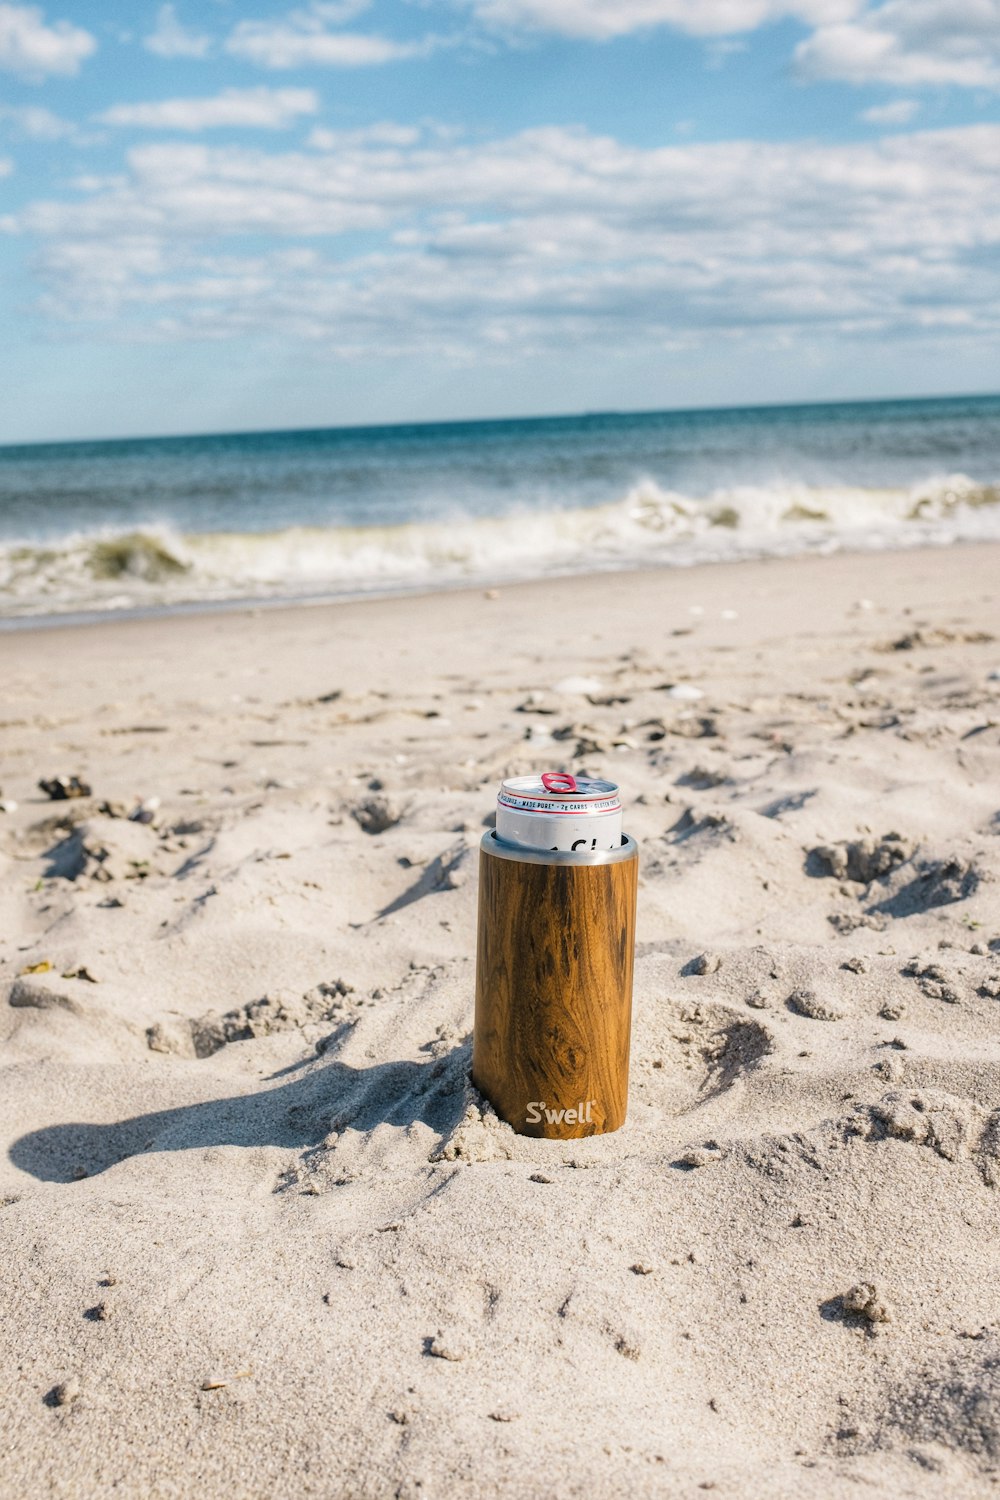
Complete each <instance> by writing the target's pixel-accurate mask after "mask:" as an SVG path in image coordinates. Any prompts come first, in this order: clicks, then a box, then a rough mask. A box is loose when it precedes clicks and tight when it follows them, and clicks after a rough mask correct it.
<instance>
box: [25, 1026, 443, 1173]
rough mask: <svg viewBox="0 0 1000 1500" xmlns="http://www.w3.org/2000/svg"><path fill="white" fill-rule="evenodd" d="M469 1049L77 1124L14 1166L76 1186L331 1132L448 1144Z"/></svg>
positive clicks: (52, 1131)
mask: <svg viewBox="0 0 1000 1500" xmlns="http://www.w3.org/2000/svg"><path fill="white" fill-rule="evenodd" d="M470 1054H471V1046H470V1043H469V1042H464V1043H462V1044H461V1045H460V1046H457V1047H453V1048H452V1049H451V1051H449V1052H447V1053H445V1054H444V1055H442V1056H439V1057H435V1058H431V1059H430V1060H428V1061H427V1062H388V1063H375V1064H373V1065H372V1066H371V1067H369V1068H353V1067H350V1066H348V1065H347V1064H346V1063H342V1062H330V1063H327V1064H326V1065H325V1066H324V1067H318V1068H315V1069H313V1070H312V1071H311V1072H309V1073H307V1074H306V1075H305V1076H303V1077H300V1078H297V1079H294V1080H293V1081H291V1082H289V1083H284V1084H281V1085H279V1086H278V1087H277V1088H270V1089H261V1090H258V1091H257V1092H255V1093H249V1094H236V1095H234V1096H232V1097H231V1098H228V1099H209V1100H205V1101H203V1102H201V1103H197V1104H184V1105H180V1106H178V1107H177V1108H175V1109H160V1110H153V1111H152V1112H151V1113H149V1114H144V1115H134V1116H133V1117H132V1118H131V1119H127V1120H117V1121H114V1122H113V1123H111V1124H106V1125H93V1124H86V1123H83V1122H79V1121H70V1122H67V1123H66V1124H64V1125H46V1126H44V1127H43V1128H42V1129H40V1130H32V1131H29V1132H28V1134H27V1135H22V1136H21V1137H19V1139H18V1140H16V1141H15V1142H14V1143H13V1145H12V1146H11V1148H10V1159H11V1161H12V1162H13V1163H14V1165H15V1166H16V1167H20V1169H21V1171H22V1172H30V1173H31V1175H32V1176H33V1177H37V1178H40V1179H41V1180H42V1181H44V1182H74V1181H78V1180H79V1179H80V1178H81V1177H92V1176H94V1175H96V1174H97V1173H99V1172H104V1171H106V1170H107V1168H108V1167H112V1166H114V1165H115V1164H116V1163H117V1162H120V1161H124V1160H125V1159H126V1158H127V1157H130V1156H139V1155H142V1154H144V1153H148V1152H157V1151H191V1150H197V1149H199V1148H204V1147H206V1146H246V1147H253V1146H279V1147H282V1148H284V1149H286V1150H299V1149H303V1148H305V1147H308V1146H315V1145H318V1144H319V1142H320V1141H322V1140H323V1139H324V1138H325V1137H326V1136H327V1135H329V1134H330V1132H331V1131H339V1130H344V1129H347V1128H348V1127H350V1128H351V1129H353V1130H358V1131H369V1130H374V1129H375V1127H376V1126H378V1125H393V1126H396V1127H398V1128H400V1129H405V1128H406V1127H407V1126H408V1125H412V1124H415V1123H416V1122H417V1121H422V1122H423V1124H425V1125H427V1126H429V1127H430V1129H431V1130H433V1131H435V1133H436V1134H437V1135H439V1136H440V1137H441V1138H442V1139H443V1138H444V1137H446V1136H447V1135H448V1134H449V1133H450V1132H451V1131H452V1130H453V1129H454V1127H455V1126H456V1125H457V1124H458V1122H459V1120H460V1119H461V1117H462V1114H463V1112H464V1110H465V1107H466V1104H467V1102H468V1100H467V1092H466V1085H467V1080H468V1072H469V1061H470Z"/></svg>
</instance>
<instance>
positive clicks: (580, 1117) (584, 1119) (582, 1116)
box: [525, 1099, 597, 1125]
mask: <svg viewBox="0 0 1000 1500" xmlns="http://www.w3.org/2000/svg"><path fill="white" fill-rule="evenodd" d="M596 1103H597V1100H596V1099H587V1100H581V1101H580V1103H579V1104H578V1105H577V1106H576V1108H575V1109H549V1108H548V1107H547V1105H546V1103H545V1100H544V1099H540V1100H539V1101H538V1102H537V1103H535V1102H534V1101H533V1102H532V1103H531V1104H529V1105H528V1110H527V1113H526V1115H525V1123H526V1124H527V1125H540V1124H541V1123H542V1120H543V1119H544V1120H545V1123H546V1124H547V1125H593V1123H594V1120H593V1116H592V1115H591V1113H590V1111H591V1109H592V1107H593V1106H594V1105H595V1104H596Z"/></svg>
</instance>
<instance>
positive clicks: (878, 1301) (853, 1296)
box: [840, 1281, 892, 1323]
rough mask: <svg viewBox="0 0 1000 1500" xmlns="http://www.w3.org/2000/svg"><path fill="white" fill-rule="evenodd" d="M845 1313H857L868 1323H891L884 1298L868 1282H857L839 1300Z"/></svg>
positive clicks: (890, 1313) (888, 1309)
mask: <svg viewBox="0 0 1000 1500" xmlns="http://www.w3.org/2000/svg"><path fill="white" fill-rule="evenodd" d="M840 1305H841V1307H842V1308H843V1309H844V1312H847V1313H859V1314H860V1315H861V1317H863V1318H867V1320H868V1322H869V1323H891V1322H892V1312H891V1311H890V1308H889V1305H888V1303H887V1302H886V1301H885V1299H884V1297H883V1296H882V1295H881V1293H880V1292H879V1291H878V1290H877V1288H876V1287H875V1286H874V1285H873V1284H872V1282H870V1281H859V1282H858V1284H857V1286H852V1287H851V1290H850V1291H849V1292H845V1293H844V1295H843V1296H842V1297H841V1299H840Z"/></svg>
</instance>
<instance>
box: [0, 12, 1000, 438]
mask: <svg viewBox="0 0 1000 1500" xmlns="http://www.w3.org/2000/svg"><path fill="white" fill-rule="evenodd" d="M998 333H1000V0H875V3H869V0H329V3H320V0H312V3H308V0H307V3H304V4H301V5H299V6H297V7H293V8H291V9H286V8H282V6H281V4H280V0H272V3H271V4H268V3H267V0H264V3H259V4H237V3H234V0H201V3H200V4H197V5H196V4H194V3H193V0H177V3H176V4H157V3H155V0H154V3H152V4H146V3H144V0H127V3H126V0H120V3H116V0H106V3H102V0H88V3H83V0H54V3H53V4H51V5H48V4H46V5H22V4H19V3H8V0H0V442H8V443H10V442H33V441H49V440H61V439H67V438H87V437H110V436H128V435H145V434H150V435H154V434H161V433H175V432H207V431H220V430H223V431H228V430H252V429H260V428H277V427H310V426H334V425H341V424H348V425H351V424H355V423H380V422H395V421H420V420H446V419H461V418H466V417H478V416H515V415H534V414H546V413H560V412H574V411H585V410H601V411H607V410H642V409H653V408H664V407H684V406H725V405H744V404H746V405H749V404H756V403H760V402H790V401H815V400H837V399H855V398H864V397H878V396H907V395H923V394H959V393H966V392H981V391H994V390H997V389H998V388H1000V338H998Z"/></svg>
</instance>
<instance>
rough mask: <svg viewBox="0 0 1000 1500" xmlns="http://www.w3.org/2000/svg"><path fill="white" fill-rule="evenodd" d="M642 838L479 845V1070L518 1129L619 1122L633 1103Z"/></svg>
mask: <svg viewBox="0 0 1000 1500" xmlns="http://www.w3.org/2000/svg"><path fill="white" fill-rule="evenodd" d="M638 866H639V859H638V849H637V847H636V843H635V840H634V839H632V838H630V837H628V835H622V836H621V842H620V845H619V846H618V847H616V848H614V849H604V850H596V851H594V850H562V849H558V850H547V849H537V848H525V847H521V846H520V845H518V844H511V843H508V842H506V841H505V840H502V839H500V838H498V837H497V835H496V833H495V832H490V833H487V834H486V835H485V836H484V837H483V840H482V843H481V845H480V854H479V932H478V945H477V955H476V1017H475V1029H474V1032H473V1043H472V1079H473V1082H474V1083H475V1085H476V1087H477V1088H478V1089H479V1090H480V1092H481V1093H483V1094H485V1096H486V1097H487V1099H489V1101H490V1103H491V1104H492V1105H493V1107H494V1108H495V1110H496V1111H497V1113H498V1114H499V1115H500V1116H501V1117H502V1118H503V1119H505V1120H506V1121H507V1122H508V1123H509V1124H510V1125H512V1126H513V1127H514V1129H515V1130H516V1131H517V1132H518V1134H520V1135H529V1136H545V1137H548V1138H550V1139H555V1140H573V1139H576V1138H578V1137H580V1136H589V1135H600V1134H602V1133H603V1132H605V1131H609V1130H617V1129H618V1128H619V1126H621V1125H623V1124H624V1122H625V1113H626V1109H627V1107H628V1067H629V1041H630V1033H631V1024H632V970H633V962H634V953H635V904H636V887H637V880H638Z"/></svg>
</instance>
